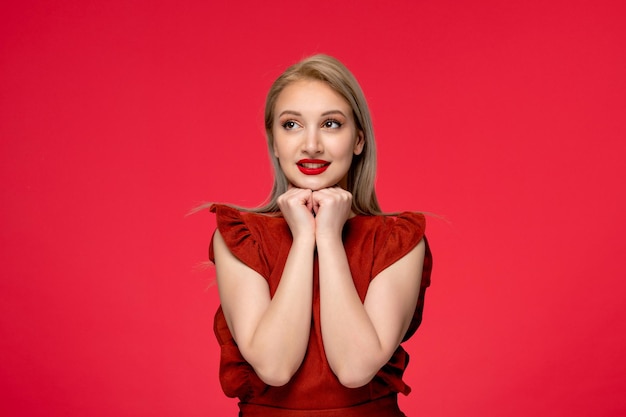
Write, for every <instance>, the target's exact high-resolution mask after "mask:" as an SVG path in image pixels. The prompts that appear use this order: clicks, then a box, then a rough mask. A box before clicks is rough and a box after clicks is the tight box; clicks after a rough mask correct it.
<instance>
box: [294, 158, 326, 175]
mask: <svg viewBox="0 0 626 417" xmlns="http://www.w3.org/2000/svg"><path fill="white" fill-rule="evenodd" d="M310 164H313V165H314V166H311V165H310ZM296 165H297V166H298V169H299V170H300V172H302V173H303V174H305V175H319V174H321V173H322V172H324V171H326V169H327V168H328V166H329V165H330V162H328V161H324V160H321V159H301V160H299V161H298V162H297V164H296ZM307 165H308V166H307Z"/></svg>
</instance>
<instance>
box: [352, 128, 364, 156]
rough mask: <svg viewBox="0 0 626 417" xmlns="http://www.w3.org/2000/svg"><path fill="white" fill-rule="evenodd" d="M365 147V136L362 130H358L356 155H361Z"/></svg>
mask: <svg viewBox="0 0 626 417" xmlns="http://www.w3.org/2000/svg"><path fill="white" fill-rule="evenodd" d="M364 146H365V134H364V133H363V131H362V130H360V129H359V130H357V132H356V142H355V143H354V154H355V155H361V152H363V147H364Z"/></svg>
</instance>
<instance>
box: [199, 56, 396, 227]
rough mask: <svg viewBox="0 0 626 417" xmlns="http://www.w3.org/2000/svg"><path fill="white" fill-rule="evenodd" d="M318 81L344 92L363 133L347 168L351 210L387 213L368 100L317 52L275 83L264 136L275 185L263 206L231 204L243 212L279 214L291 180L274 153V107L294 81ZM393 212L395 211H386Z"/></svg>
mask: <svg viewBox="0 0 626 417" xmlns="http://www.w3.org/2000/svg"><path fill="white" fill-rule="evenodd" d="M306 79H309V80H316V81H322V82H325V83H326V84H327V85H328V86H329V87H330V88H331V89H333V90H334V91H336V92H337V93H338V94H339V95H341V96H342V97H343V98H344V99H345V100H346V101H347V102H348V103H349V104H350V107H351V108H352V112H353V115H354V120H355V122H356V127H357V129H359V130H360V131H361V132H363V138H364V145H363V151H362V152H361V153H360V154H359V155H354V156H353V159H352V165H351V166H350V169H349V171H348V186H347V191H349V192H350V193H352V211H354V213H356V214H365V215H379V214H385V213H383V212H382V210H381V209H380V206H379V204H378V199H377V198H376V190H375V188H374V182H375V180H376V142H375V140H374V128H373V127H372V119H371V117H370V111H369V108H368V106H367V101H366V100H365V96H364V94H363V90H361V86H360V85H359V83H358V82H357V80H356V78H354V75H352V73H351V72H350V70H348V68H346V66H345V65H343V64H342V63H341V62H340V61H339V60H337V59H336V58H333V57H331V56H328V55H324V54H318V55H313V56H311V57H309V58H305V59H303V60H302V61H300V62H298V63H296V64H294V65H292V66H290V67H289V68H287V69H286V70H285V72H283V73H282V74H281V75H280V76H279V77H278V78H277V79H276V81H274V83H273V84H272V86H271V88H270V90H269V92H268V93H267V98H266V100H265V135H266V138H267V148H268V151H269V155H270V160H271V161H272V165H273V168H274V184H273V186H272V191H271V193H270V195H269V197H268V199H267V203H265V204H264V205H262V206H260V207H255V208H246V207H241V206H236V205H231V206H232V207H235V208H237V209H239V210H242V211H249V212H254V213H265V214H278V213H280V209H279V208H278V203H277V199H278V197H279V196H280V195H282V194H283V193H285V192H286V191H287V189H288V187H289V181H287V178H286V177H285V174H284V173H283V170H282V169H281V168H280V163H279V162H278V158H277V157H276V156H275V155H274V134H273V132H272V129H273V127H274V107H275V104H276V100H277V99H278V96H279V95H280V93H281V92H282V91H283V89H284V88H285V87H287V86H288V85H289V84H291V83H293V82H295V81H301V80H306ZM212 204H213V203H205V204H201V205H200V206H198V207H196V208H195V209H193V210H192V211H191V213H195V212H197V211H200V210H202V209H205V208H208V207H210V206H211V205H212ZM387 214H393V213H387Z"/></svg>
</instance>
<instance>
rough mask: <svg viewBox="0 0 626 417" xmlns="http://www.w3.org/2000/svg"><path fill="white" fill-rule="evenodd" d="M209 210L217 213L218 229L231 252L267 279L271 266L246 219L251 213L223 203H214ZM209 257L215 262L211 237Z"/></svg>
mask: <svg viewBox="0 0 626 417" xmlns="http://www.w3.org/2000/svg"><path fill="white" fill-rule="evenodd" d="M209 210H210V211H211V212H213V213H215V214H216V221H217V229H218V230H219V232H220V234H221V235H222V238H223V239H224V242H225V243H226V246H227V247H228V249H229V250H230V252H231V253H232V254H233V255H234V256H235V257H236V258H237V259H239V260H240V261H241V262H243V263H244V264H245V265H247V266H248V267H249V268H251V269H253V270H255V271H256V272H258V273H259V274H260V275H261V276H263V277H264V278H266V279H267V278H268V276H269V268H268V265H267V262H266V258H265V255H264V253H263V250H262V247H261V244H260V242H259V239H257V237H256V236H255V233H254V230H253V228H251V227H250V226H249V225H248V222H247V221H246V220H247V218H246V216H250V215H251V214H250V213H242V212H240V211H239V210H237V209H235V208H233V207H230V206H226V205H222V204H213V205H212V206H211V207H210V208H209ZM209 259H210V260H211V262H215V254H214V251H213V239H211V244H210V246H209Z"/></svg>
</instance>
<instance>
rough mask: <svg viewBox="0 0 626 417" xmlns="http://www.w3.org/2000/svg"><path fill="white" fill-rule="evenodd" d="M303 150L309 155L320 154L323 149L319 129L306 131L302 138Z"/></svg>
mask: <svg viewBox="0 0 626 417" xmlns="http://www.w3.org/2000/svg"><path fill="white" fill-rule="evenodd" d="M303 150H304V152H305V153H307V154H309V155H315V154H319V153H321V152H322V150H323V147H322V141H321V138H320V131H319V129H307V131H306V134H305V138H304V145H303Z"/></svg>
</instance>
